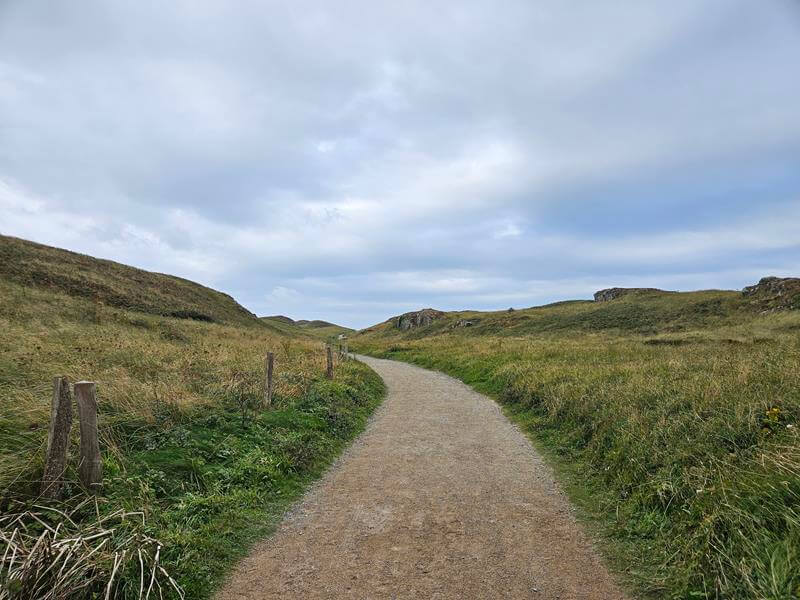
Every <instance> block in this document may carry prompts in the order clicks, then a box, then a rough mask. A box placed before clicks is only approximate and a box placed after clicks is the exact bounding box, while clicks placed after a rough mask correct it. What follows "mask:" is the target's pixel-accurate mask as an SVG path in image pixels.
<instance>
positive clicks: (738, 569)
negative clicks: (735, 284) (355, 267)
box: [351, 292, 800, 599]
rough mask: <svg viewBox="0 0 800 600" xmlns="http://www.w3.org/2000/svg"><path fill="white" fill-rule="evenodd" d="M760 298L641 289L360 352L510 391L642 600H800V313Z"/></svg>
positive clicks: (367, 339)
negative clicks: (767, 307)
mask: <svg viewBox="0 0 800 600" xmlns="http://www.w3.org/2000/svg"><path fill="white" fill-rule="evenodd" d="M751 302H752V300H746V299H742V297H741V295H739V294H737V293H735V292H697V293H693V294H641V295H635V294H634V295H631V296H626V297H623V298H620V299H618V300H614V301H612V302H609V303H602V304H600V303H598V304H594V303H589V302H575V303H560V304H558V305H555V306H550V307H541V308H534V309H528V310H520V311H513V312H507V311H503V312H502V313H500V312H498V313H451V314H448V315H447V316H446V317H445V318H444V319H442V320H440V321H437V322H435V323H434V324H433V325H431V326H430V327H428V328H423V329H418V330H412V331H411V332H408V333H406V334H403V333H401V332H399V331H397V330H395V329H392V327H391V325H390V324H385V325H381V326H376V327H373V328H371V329H372V331H371V332H368V333H364V334H361V335H358V336H355V337H353V338H352V339H351V343H352V345H353V347H354V348H356V349H358V350H359V351H361V352H365V353H368V354H372V355H375V356H382V357H389V358H397V359H400V360H405V361H409V362H413V363H415V364H419V365H421V366H425V367H429V368H433V369H437V370H441V371H444V372H446V373H449V374H451V375H453V376H455V377H458V378H460V379H462V380H463V381H465V382H466V383H468V384H470V385H472V386H473V387H475V388H476V389H478V390H479V391H482V392H484V393H487V394H489V395H492V396H493V397H495V398H497V399H498V400H499V401H500V402H501V404H502V405H503V406H504V408H505V410H506V412H507V414H508V415H509V416H510V417H511V418H512V419H513V420H514V421H515V422H517V423H518V424H519V425H520V426H521V427H522V428H523V430H525V431H526V432H527V433H529V434H530V435H531V436H532V438H533V439H534V440H535V443H536V444H537V445H538V446H539V447H540V448H543V449H544V450H545V453H546V454H548V455H550V456H551V458H552V459H553V460H554V462H555V463H556V465H557V466H558V467H559V471H560V472H561V474H562V476H563V477H564V478H565V480H566V483H567V484H566V485H565V487H566V489H567V490H568V492H569V493H570V496H571V497H572V499H573V501H575V502H576V503H577V504H579V505H580V506H582V507H583V509H584V510H585V512H588V513H590V514H591V515H592V516H593V517H594V518H596V519H598V522H599V523H600V525H601V530H602V532H603V535H604V536H605V539H606V541H607V542H608V543H607V544H606V545H605V546H606V551H607V553H608V555H609V556H610V558H611V559H612V562H613V563H614V564H615V565H616V566H617V568H618V569H619V570H620V571H622V573H623V575H624V577H625V578H627V579H628V580H629V582H630V583H631V585H632V587H633V589H634V590H635V591H636V593H638V594H639V595H641V596H643V597H653V598H763V599H767V598H769V599H790V598H798V597H800V438H799V437H798V428H799V427H800V370H798V368H797V367H798V365H800V335H798V333H800V313H798V312H796V311H788V312H775V313H769V314H759V313H760V307H759V306H758V305H757V304H756V305H753V304H751ZM465 318H469V319H472V320H474V321H475V323H474V324H473V325H472V326H471V327H459V328H453V324H454V323H456V322H457V321H458V320H460V319H465Z"/></svg>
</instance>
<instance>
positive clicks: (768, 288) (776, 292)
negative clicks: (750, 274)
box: [742, 277, 800, 311]
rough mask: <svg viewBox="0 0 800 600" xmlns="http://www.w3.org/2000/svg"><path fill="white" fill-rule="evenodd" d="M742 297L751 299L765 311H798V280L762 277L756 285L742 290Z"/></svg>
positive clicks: (799, 280)
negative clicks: (793, 309)
mask: <svg viewBox="0 0 800 600" xmlns="http://www.w3.org/2000/svg"><path fill="white" fill-rule="evenodd" d="M742 295H743V296H745V297H748V298H752V299H753V301H754V302H756V303H758V304H760V305H761V306H762V307H763V308H764V309H765V310H767V311H771V310H783V309H787V308H795V309H800V278H797V277H763V278H762V279H761V281H759V282H758V283H757V284H755V285H749V286H747V287H746V288H744V289H743V290H742Z"/></svg>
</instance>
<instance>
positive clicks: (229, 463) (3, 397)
mask: <svg viewBox="0 0 800 600" xmlns="http://www.w3.org/2000/svg"><path fill="white" fill-rule="evenodd" d="M38 252H39V251H38V249H37V248H34V252H33V255H32V256H33V257H35V258H36V261H39V260H42V261H45V259H44V258H42V255H40V254H39V253H38ZM91 260H94V259H91ZM32 261H33V259H32V258H31V257H27V258H25V260H24V261H21V262H17V263H15V264H14V265H13V266H12V267H8V265H6V266H5V267H4V269H5V270H6V271H9V270H13V271H14V272H15V275H14V276H13V277H10V278H5V279H3V277H4V275H3V274H2V273H0V328H2V331H3V335H2V337H0V403H1V404H2V407H1V409H0V516H9V515H19V518H17V517H16V516H15V517H14V518H13V519H6V520H2V519H0V528H1V527H2V526H3V523H5V524H8V523H12V522H14V523H16V525H15V526H16V527H17V529H19V528H20V523H23V524H24V526H23V527H24V529H25V531H27V532H28V533H29V534H30V535H34V534H35V535H37V536H38V535H40V534H41V535H44V536H45V538H46V539H47V540H49V541H48V542H47V543H49V544H51V545H52V547H54V548H56V547H63V546H58V544H60V543H61V542H60V541H59V540H60V539H61V538H60V537H59V536H58V535H55V534H53V532H54V531H55V532H56V533H58V532H63V531H64V530H65V528H66V527H67V524H68V523H69V531H70V532H73V533H74V535H75V536H76V537H81V536H86V534H85V533H84V534H81V533H80V532H81V531H83V532H91V531H94V530H96V528H97V527H100V526H99V525H98V523H107V522H108V519H111V518H112V517H118V516H120V515H122V516H123V517H122V518H120V519H116V521H115V525H114V527H113V534H112V533H109V534H108V535H109V540H108V543H107V544H106V545H105V546H104V547H103V548H102V549H101V551H98V552H97V553H95V554H94V555H93V557H92V561H93V562H92V563H91V569H90V570H89V571H87V573H91V581H90V584H89V585H87V586H85V587H84V588H82V589H73V590H72V591H71V592H69V591H68V592H65V593H64V594H63V595H59V596H58V598H84V597H95V596H93V594H96V595H97V596H98V597H105V591H106V586H107V585H108V581H109V580H110V578H111V574H112V572H113V570H114V566H115V562H117V561H120V560H121V557H123V556H125V557H127V558H126V561H127V562H124V564H123V563H120V564H121V566H120V567H119V569H118V573H117V575H116V579H115V581H114V583H113V594H112V596H111V597H118V598H136V597H138V596H137V594H138V590H139V585H140V577H141V575H140V563H139V561H138V556H137V555H136V552H137V551H138V550H143V551H144V552H145V562H146V563H147V565H146V567H147V569H146V570H147V572H148V573H149V572H150V570H151V569H155V567H156V566H158V567H163V568H164V570H165V571H166V572H167V573H168V574H169V575H170V576H172V577H173V578H174V579H175V580H176V581H177V583H178V584H179V585H180V586H181V587H182V589H183V590H184V592H185V594H186V597H187V598H192V599H195V598H200V599H202V598H206V597H209V596H210V595H211V593H212V592H213V590H214V589H215V587H216V586H217V585H218V584H219V582H220V581H221V580H222V579H223V578H224V576H225V574H226V573H227V572H228V570H229V569H230V567H231V565H233V564H234V563H235V561H236V560H237V559H238V558H240V557H241V556H242V555H243V554H244V553H245V552H246V551H247V549H248V548H249V546H250V545H251V544H252V543H253V542H254V541H256V540H258V539H260V538H262V537H263V536H265V535H266V534H268V533H269V532H270V531H271V530H272V529H273V528H274V526H275V525H276V523H278V522H279V520H280V518H281V516H282V514H283V512H284V510H285V509H286V508H287V507H288V506H289V505H290V504H291V502H292V501H294V500H295V499H297V498H298V497H299V495H300V494H301V493H302V492H303V490H304V489H305V488H306V487H307V485H308V483H309V482H310V481H311V480H313V479H314V478H315V477H318V476H319V475H320V474H321V473H322V472H323V471H324V469H325V468H326V466H327V465H329V464H330V462H331V461H332V460H333V458H334V457H335V456H336V455H337V454H338V453H339V452H340V451H341V450H342V448H343V447H345V446H346V445H347V443H348V442H349V441H350V440H352V439H353V437H354V436H355V435H356V434H357V433H358V432H359V431H360V430H361V428H363V426H364V424H365V423H366V419H367V417H368V415H369V414H370V413H371V411H372V410H373V409H374V408H375V406H376V405H377V404H378V403H379V402H380V399H381V397H382V395H383V393H384V389H383V383H382V382H381V380H380V379H379V378H378V377H377V375H375V374H374V373H373V372H372V371H371V370H369V369H368V368H367V367H366V366H364V365H362V364H360V363H357V362H355V361H347V362H342V363H338V364H337V365H336V369H335V373H336V375H335V378H334V380H332V381H328V380H326V379H324V377H323V375H324V369H325V354H324V350H323V345H322V343H321V342H320V341H318V340H314V339H311V338H305V337H303V338H300V337H292V336H289V335H286V334H284V333H282V332H278V331H276V330H274V329H272V328H269V327H266V326H264V325H262V324H260V323H259V322H258V320H257V319H256V318H255V317H252V318H250V317H247V318H245V317H244V316H243V317H241V319H240V318H239V317H236V315H235V311H236V309H235V306H228V309H230V311H234V312H231V313H225V312H224V311H222V309H221V308H220V304H219V302H222V303H224V302H226V301H225V300H224V298H222V300H220V297H218V296H216V295H212V297H211V300H210V304H209V305H208V306H206V305H204V304H203V302H202V300H200V299H196V300H193V301H192V302H191V303H189V304H177V305H171V304H170V303H169V297H168V296H167V295H162V296H160V297H154V298H152V299H151V300H152V302H153V303H157V305H155V304H154V306H142V307H139V308H141V309H142V310H139V311H134V310H130V309H129V308H122V307H121V306H119V305H118V304H121V305H124V306H125V307H130V306H138V305H137V302H138V300H136V298H135V297H132V298H130V299H125V300H124V301H122V302H120V303H115V304H111V305H109V304H106V303H105V302H103V301H101V300H102V299H100V298H97V297H93V298H85V297H82V296H80V295H75V294H73V293H72V290H71V288H70V287H69V285H66V284H64V281H63V280H57V281H58V283H54V284H53V285H41V284H40V282H36V281H34V282H33V283H31V281H30V280H31V277H29V276H28V275H26V274H25V269H26V268H30V269H31V270H32V271H31V272H36V273H39V272H44V271H47V272H55V271H58V270H59V269H62V268H64V269H66V266H64V264H65V263H62V262H59V261H56V262H55V264H49V263H47V262H46V261H45V262H44V263H38V262H36V261H33V262H32ZM34 263H35V264H34ZM25 265H28V266H27V267H26V266H25ZM118 267H119V265H115V264H113V263H112V264H111V267H110V268H111V269H112V270H113V269H117V268H118ZM125 269H128V267H125ZM132 271H136V270H135V269H132ZM70 272H71V271H70ZM138 273H139V274H137V275H136V277H140V278H145V279H146V278H148V277H150V276H151V275H152V274H146V273H145V274H142V273H144V272H138ZM82 276H83V275H82ZM85 277H88V278H94V277H98V278H99V279H101V280H103V281H105V279H104V274H101V275H98V274H97V273H88V274H85ZM120 277H121V278H122V279H120V281H119V282H115V281H114V277H111V278H110V279H109V281H111V282H112V283H113V285H114V286H117V288H116V289H118V290H125V289H127V288H126V286H127V285H128V283H127V282H126V281H124V279H125V278H124V277H123V276H122V275H120ZM34 279H35V278H34ZM52 281H56V280H52ZM178 281H180V280H178ZM62 285H65V287H64V288H63V289H62V287H59V286H62ZM131 285H132V284H131ZM176 285H177V284H176ZM193 285H195V284H190V286H193ZM133 287H136V286H133ZM197 287H200V286H197ZM203 289H204V288H203ZM214 294H216V292H215V293H214ZM220 296H223V295H220ZM230 302H231V303H233V301H232V300H230ZM233 304H235V303H233ZM186 306H191V310H196V311H197V312H198V313H201V314H209V315H213V320H212V321H211V322H209V321H208V320H200V319H192V318H176V317H168V316H164V315H165V314H172V313H173V312H176V311H177V310H178V309H180V310H183V308H185V307H186ZM236 306H238V305H236ZM173 309H174V310H173ZM226 310H227V309H226ZM231 315H233V316H231ZM267 350H271V351H273V352H275V354H276V358H275V360H276V379H275V392H274V396H273V406H272V407H271V408H270V409H264V408H261V407H260V406H259V401H260V399H261V397H262V385H263V379H262V378H263V372H264V356H265V353H266V351H267ZM56 375H65V376H67V377H68V378H69V379H70V381H73V382H74V381H78V380H80V379H90V380H93V381H96V382H97V389H98V402H99V409H100V437H101V447H102V450H103V462H104V486H103V491H102V493H101V495H100V497H99V498H98V501H97V503H96V504H95V503H94V502H91V503H89V504H86V503H85V499H86V495H85V493H84V492H83V490H82V489H80V487H79V485H78V484H76V483H74V482H76V481H77V475H76V472H75V471H76V468H77V465H76V462H77V423H75V424H73V432H72V436H73V437H72V440H71V446H70V462H69V467H68V472H67V473H66V479H67V480H68V481H69V482H72V483H70V484H68V486H67V490H66V497H65V499H64V500H63V502H62V503H60V504H54V505H50V506H48V507H45V508H44V509H41V508H37V505H39V506H40V505H41V504H42V503H41V501H40V499H39V498H38V481H39V479H40V477H41V473H42V466H43V465H42V462H43V457H44V447H45V444H46V437H47V425H48V421H49V403H50V394H51V385H52V378H53V377H54V376H56ZM56 510H59V511H61V512H60V513H58V512H55V511H56ZM66 514H70V515H72V516H71V519H72V521H74V523H73V522H72V521H69V522H68V521H67V520H66V517H65V516H64V515H66ZM31 515H38V516H36V517H35V518H34V517H32V516H31ZM48 515H49V516H48ZM126 515H127V517H126ZM130 515H133V516H132V517H131V516H130ZM36 519H39V520H40V521H41V523H40V522H39V521H36ZM117 521H119V522H117ZM59 524H60V525H59ZM57 525H59V526H60V527H62V529H61V530H59V529H57V527H56V526H57ZM102 527H105V528H106V529H108V526H107V525H102ZM48 528H49V529H48ZM93 528H94V529H93ZM20 531H22V529H20ZM109 531H111V530H110V529H109ZM48 532H50V533H48ZM11 533H12V530H11V529H8V530H2V531H0V534H2V535H3V536H6V542H7V540H8V538H9V537H10V535H11ZM70 535H72V533H71V534H70ZM47 536H51V537H47ZM0 538H2V536H0ZM45 538H43V539H45ZM16 539H17V541H18V540H19V539H20V538H19V537H17V538H16ZM3 543H4V542H3V540H2V539H0V556H2V555H3V551H4V549H3ZM137 543H139V544H143V545H140V546H138V547H136V546H135V544H137ZM131 544H134V545H133V546H132V545H131ZM158 545H161V546H162V547H161V549H160V551H159V552H158V553H157V552H156V549H157V547H158ZM28 546H29V547H28V550H29V551H30V550H31V547H30V546H31V545H30V544H29V545H28ZM93 547H94V546H92V545H91V544H86V548H87V551H88V549H90V548H93ZM123 552H124V553H125V554H124V555H123ZM30 556H31V557H33V558H32V559H31V561H30V564H34V563H35V562H36V561H35V560H34V559H36V560H39V559H40V558H41V556H39V558H36V555H35V553H31V554H30ZM156 556H158V559H156ZM7 558H8V557H6V558H4V559H3V560H2V562H0V598H4V597H5V596H3V594H4V593H7V594H12V595H10V596H8V597H11V598H13V597H16V596H14V595H13V590H15V589H26V590H27V589H28V588H22V587H20V586H21V583H20V582H19V581H17V582H14V581H13V578H12V579H11V580H10V579H9V577H8V570H9V568H11V567H12V565H11V563H9V562H7ZM148 561H149V562H148ZM17 566H19V565H17ZM27 568H30V565H28V567H27ZM43 568H44V567H43ZM42 572H43V571H42V570H40V571H38V574H39V575H41V574H42ZM34 573H35V570H34ZM77 579H80V580H82V581H84V582H86V581H88V579H87V578H77ZM165 581H166V580H165ZM28 583H31V585H32V582H31V580H28ZM162 589H163V592H164V597H171V596H170V594H172V596H175V597H177V593H176V592H174V590H172V591H171V588H170V587H169V586H168V585H166V584H164V585H162Z"/></svg>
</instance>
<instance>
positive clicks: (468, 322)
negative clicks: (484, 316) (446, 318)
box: [453, 319, 477, 329]
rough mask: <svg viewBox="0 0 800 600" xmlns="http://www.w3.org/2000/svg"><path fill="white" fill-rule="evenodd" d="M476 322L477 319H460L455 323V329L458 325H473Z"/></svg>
mask: <svg viewBox="0 0 800 600" xmlns="http://www.w3.org/2000/svg"><path fill="white" fill-rule="evenodd" d="M476 323H477V321H475V320H472V321H471V320H468V319H459V320H458V321H456V322H455V323H453V329H455V328H456V327H472V326H473V325H475V324H476Z"/></svg>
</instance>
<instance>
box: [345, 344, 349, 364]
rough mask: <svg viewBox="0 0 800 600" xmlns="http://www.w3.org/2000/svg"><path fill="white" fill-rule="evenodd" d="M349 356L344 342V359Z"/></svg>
mask: <svg viewBox="0 0 800 600" xmlns="http://www.w3.org/2000/svg"><path fill="white" fill-rule="evenodd" d="M349 358H350V352H348V350H347V342H345V343H344V359H345V360H348V359H349Z"/></svg>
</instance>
